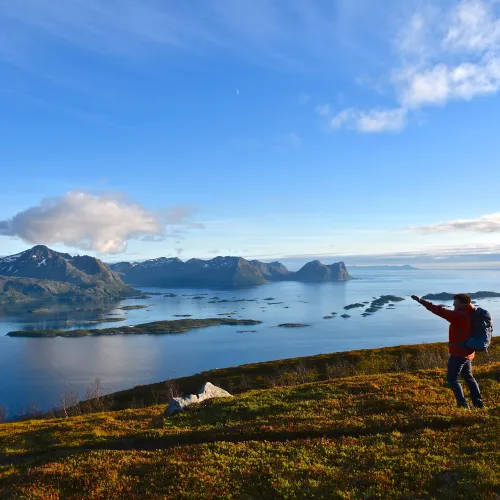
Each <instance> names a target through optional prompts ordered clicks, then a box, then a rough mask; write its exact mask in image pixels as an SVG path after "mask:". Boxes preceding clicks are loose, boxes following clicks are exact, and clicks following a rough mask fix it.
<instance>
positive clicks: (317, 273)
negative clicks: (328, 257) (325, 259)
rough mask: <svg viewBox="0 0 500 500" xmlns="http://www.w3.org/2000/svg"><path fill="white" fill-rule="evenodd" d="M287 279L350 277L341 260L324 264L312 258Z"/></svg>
mask: <svg viewBox="0 0 500 500" xmlns="http://www.w3.org/2000/svg"><path fill="white" fill-rule="evenodd" d="M287 279H289V280H292V281H348V280H350V279H352V277H351V276H350V275H349V273H348V272H347V269H346V267H345V264H344V263H343V262H337V263H336V264H331V265H325V264H322V263H321V262H320V261H319V260H313V261H312V262H308V263H307V264H306V265H305V266H303V267H302V268H301V269H300V270H299V271H297V272H296V273H293V276H291V277H289V278H287Z"/></svg>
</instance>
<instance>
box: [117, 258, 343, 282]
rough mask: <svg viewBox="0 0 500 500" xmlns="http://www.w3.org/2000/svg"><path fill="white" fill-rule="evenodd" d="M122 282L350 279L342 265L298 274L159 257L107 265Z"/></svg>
mask: <svg viewBox="0 0 500 500" xmlns="http://www.w3.org/2000/svg"><path fill="white" fill-rule="evenodd" d="M109 266H110V268H111V270H113V271H114V272H116V273H117V274H118V275H119V276H120V277H121V278H122V280H123V281H124V282H125V283H127V284H130V285H134V286H172V287H198V288H203V287H240V286H251V285H262V284H264V283H268V282H274V281H312V282H321V281H348V280H350V279H352V277H351V276H350V275H349V273H348V271H347V269H346V267H345V265H344V263H343V262H337V263H335V264H331V265H325V264H322V263H321V262H320V261H319V260H314V261H312V262H308V263H307V264H305V265H304V266H303V267H302V268H301V269H300V270H299V271H296V272H293V271H289V270H288V269H287V268H286V267H285V266H284V265H283V264H281V263H280V262H270V263H265V262H260V261H258V260H251V261H248V260H246V259H244V258H242V257H215V258H214V259H211V260H201V259H190V260H188V261H186V262H183V261H182V260H180V259H178V258H166V257H161V258H158V259H152V260H147V261H144V262H118V263H115V264H109Z"/></svg>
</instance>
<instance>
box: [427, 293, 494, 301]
mask: <svg viewBox="0 0 500 500" xmlns="http://www.w3.org/2000/svg"><path fill="white" fill-rule="evenodd" d="M455 295H456V294H454V293H448V292H442V293H428V294H427V295H424V296H423V297H422V298H423V299H424V300H444V301H446V300H453V297H455ZM469 295H470V297H471V299H488V298H492V297H500V293H498V292H485V291H480V292H474V293H469Z"/></svg>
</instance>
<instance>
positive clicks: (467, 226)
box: [409, 212, 500, 234]
mask: <svg viewBox="0 0 500 500" xmlns="http://www.w3.org/2000/svg"><path fill="white" fill-rule="evenodd" d="M409 229H411V230H414V231H418V232H420V233H423V234H435V233H453V232H463V231H469V232H476V233H498V232H500V212H497V213H494V214H489V215H483V216H482V217H478V218H477V219H456V220H452V221H447V222H440V223H438V224H432V225H428V226H410V227H409Z"/></svg>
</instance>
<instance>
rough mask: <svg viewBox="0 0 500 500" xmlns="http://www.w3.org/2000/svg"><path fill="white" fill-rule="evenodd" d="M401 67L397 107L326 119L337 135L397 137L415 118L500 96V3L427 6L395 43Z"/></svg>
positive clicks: (396, 74)
mask: <svg viewBox="0 0 500 500" xmlns="http://www.w3.org/2000/svg"><path fill="white" fill-rule="evenodd" d="M394 47H395V51H396V54H397V55H398V64H397V65H396V66H395V67H394V68H393V71H392V73H391V76H390V79H389V82H388V83H389V86H390V87H391V88H392V92H393V95H394V97H395V102H394V106H392V107H383V106H381V107H378V108H374V109H368V110H363V109H358V108H347V109H344V110H341V111H337V112H335V113H334V112H329V113H325V112H324V110H325V106H323V107H321V108H317V112H318V113H319V114H320V115H322V116H326V118H327V119H328V122H329V126H330V127H331V129H333V130H338V129H339V128H348V129H353V130H357V131H359V132H372V133H373V132H388V131H389V132H398V131H401V130H403V129H404V128H405V127H406V125H407V124H408V122H409V120H410V119H411V116H412V113H413V112H414V111H415V110H419V109H422V108H426V107H432V106H434V107H435V106H440V107H443V106H445V105H446V104H447V103H448V102H449V101H470V100H472V99H474V98H476V97H479V96H487V95H494V94H497V93H498V92H499V91H500V17H499V12H498V2H497V1H496V0H460V1H459V2H454V3H453V6H452V7H451V8H450V9H444V8H442V9H440V8H438V7H436V6H429V5H425V6H424V7H421V8H420V9H419V10H417V11H416V12H415V13H414V14H413V15H412V16H411V17H410V19H409V20H408V22H407V23H406V24H405V25H404V26H403V27H402V28H401V30H400V31H399V33H398V34H397V35H396V36H395V38H394Z"/></svg>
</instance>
